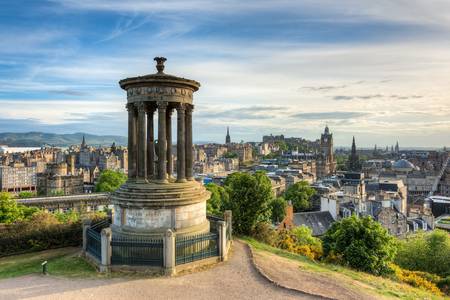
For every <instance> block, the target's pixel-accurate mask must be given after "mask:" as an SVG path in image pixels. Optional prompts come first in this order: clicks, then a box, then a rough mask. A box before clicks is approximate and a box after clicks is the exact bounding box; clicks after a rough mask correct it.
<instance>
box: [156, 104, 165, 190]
mask: <svg viewBox="0 0 450 300" xmlns="http://www.w3.org/2000/svg"><path fill="white" fill-rule="evenodd" d="M166 109H167V102H159V103H158V179H159V180H160V181H161V182H167V167H166V163H167V158H166V156H167V141H166Z"/></svg>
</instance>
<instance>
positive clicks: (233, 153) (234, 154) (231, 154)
mask: <svg viewBox="0 0 450 300" xmlns="http://www.w3.org/2000/svg"><path fill="white" fill-rule="evenodd" d="M223 157H224V158H238V157H239V156H238V154H237V153H236V152H227V153H225V154H224V155H223Z"/></svg>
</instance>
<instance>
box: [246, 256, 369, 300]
mask: <svg viewBox="0 0 450 300" xmlns="http://www.w3.org/2000/svg"><path fill="white" fill-rule="evenodd" d="M253 257H254V261H255V263H256V265H257V266H258V268H259V269H260V270H261V271H262V272H263V273H264V274H265V275H266V276H267V277H269V278H270V279H271V280H273V281H274V282H275V283H277V284H279V285H281V286H285V287H287V288H290V289H295V290H301V291H303V292H307V293H310V294H314V295H321V296H323V297H326V298H332V299H342V300H344V299H345V300H352V299H354V300H372V299H374V300H375V299H376V298H374V297H372V296H369V295H365V293H364V292H363V290H364V289H365V288H370V287H362V286H359V287H355V289H350V288H349V287H347V286H346V285H345V283H344V282H343V281H342V280H338V279H336V278H333V277H331V276H327V275H322V274H316V273H313V272H310V271H302V270H301V268H300V264H299V263H298V262H295V261H293V260H290V259H287V258H283V257H280V256H278V255H275V254H272V253H269V252H264V251H253ZM358 289H359V290H360V291H359V292H355V290H358Z"/></svg>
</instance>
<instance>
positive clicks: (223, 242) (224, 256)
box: [217, 221, 227, 261]
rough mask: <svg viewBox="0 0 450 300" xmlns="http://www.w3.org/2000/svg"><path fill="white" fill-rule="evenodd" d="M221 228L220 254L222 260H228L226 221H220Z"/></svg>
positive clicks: (218, 223)
mask: <svg viewBox="0 0 450 300" xmlns="http://www.w3.org/2000/svg"><path fill="white" fill-rule="evenodd" d="M217 225H218V227H219V228H218V230H219V256H220V260H221V261H226V260H227V227H226V223H225V222H224V221H218V222H217Z"/></svg>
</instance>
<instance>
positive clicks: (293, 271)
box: [244, 239, 448, 299]
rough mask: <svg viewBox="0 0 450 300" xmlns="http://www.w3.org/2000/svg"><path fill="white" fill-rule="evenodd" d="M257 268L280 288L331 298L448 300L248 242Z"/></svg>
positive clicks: (365, 274) (379, 278)
mask: <svg viewBox="0 0 450 300" xmlns="http://www.w3.org/2000/svg"><path fill="white" fill-rule="evenodd" d="M244 241H245V242H247V243H248V244H249V245H250V247H251V248H252V250H253V251H252V252H253V261H254V263H255V265H256V266H257V268H259V269H260V271H261V272H262V273H264V274H265V276H266V277H268V278H269V279H270V280H272V281H273V282H275V283H276V284H278V285H280V286H284V287H286V288H289V289H293V290H299V291H302V292H306V293H310V294H314V295H319V296H322V297H325V298H331V299H448V298H443V297H439V296H435V295H433V294H431V293H429V292H427V291H423V290H421V289H418V288H414V287H412V286H410V285H407V284H404V283H399V282H396V281H393V280H390V279H389V278H383V277H378V276H373V275H370V274H367V273H364V272H358V271H355V270H352V269H349V268H345V267H342V266H337V265H332V264H323V263H317V262H313V261H311V260H309V259H307V258H306V257H304V256H301V255H298V254H293V253H290V252H287V251H284V250H280V249H277V248H273V247H270V246H268V245H266V244H263V243H260V242H257V241H255V240H253V239H244Z"/></svg>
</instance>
